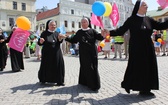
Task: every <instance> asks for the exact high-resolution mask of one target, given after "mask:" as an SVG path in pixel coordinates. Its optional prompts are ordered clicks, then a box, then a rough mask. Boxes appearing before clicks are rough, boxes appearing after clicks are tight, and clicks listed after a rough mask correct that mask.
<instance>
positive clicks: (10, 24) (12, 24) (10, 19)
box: [9, 18, 15, 27]
mask: <svg viewBox="0 0 168 105" xmlns="http://www.w3.org/2000/svg"><path fill="white" fill-rule="evenodd" d="M14 24H15V22H14V18H9V26H10V27H13V26H14Z"/></svg>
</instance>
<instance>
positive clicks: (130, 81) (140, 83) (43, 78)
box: [0, 0, 168, 96]
mask: <svg viewBox="0 0 168 105" xmlns="http://www.w3.org/2000/svg"><path fill="white" fill-rule="evenodd" d="M147 8H148V6H147V4H146V2H145V1H143V0H137V2H136V4H135V6H134V9H133V12H132V15H131V16H130V17H129V18H128V19H127V20H126V21H125V22H124V24H123V25H122V26H120V27H118V28H117V29H114V30H106V29H102V30H101V33H98V32H97V31H96V30H95V29H93V28H92V27H91V22H90V19H89V18H88V17H83V18H82V19H81V26H82V28H81V29H79V30H78V31H77V32H76V33H73V35H62V34H60V33H58V32H56V31H55V29H56V22H55V21H54V20H48V21H47V23H46V29H45V30H44V31H43V32H42V33H41V35H40V37H39V38H38V40H36V39H35V41H33V42H35V43H37V45H39V47H40V46H42V51H41V55H40V58H41V64H40V67H39V72H38V78H39V82H40V83H42V84H44V83H56V84H57V85H58V86H64V85H65V84H64V82H65V81H64V78H65V65H64V58H63V54H64V52H63V49H62V48H61V46H62V45H61V44H62V43H63V42H64V41H65V42H67V43H71V45H73V44H78V49H77V50H78V54H79V62H80V68H79V80H78V84H80V85H84V86H87V87H88V88H89V89H91V90H93V91H98V90H99V89H100V88H101V85H100V84H101V83H100V81H101V80H100V75H99V70H98V50H97V47H98V46H97V45H96V44H95V43H96V42H97V40H99V41H103V40H104V41H105V44H106V47H105V46H104V48H103V50H104V52H105V58H107V56H109V50H111V49H110V47H109V46H110V44H109V42H110V37H114V39H115V40H116V42H115V43H114V45H115V44H116V45H115V49H117V48H118V49H119V52H121V48H120V47H121V46H120V45H121V44H123V43H124V42H125V43H124V44H125V45H124V46H125V47H124V48H125V55H126V58H127V57H128V54H129V58H128V64H127V67H126V71H125V75H124V78H123V81H122V82H121V87H122V88H124V89H125V91H126V92H127V93H130V91H131V90H132V91H139V94H140V95H145V96H154V93H152V92H151V90H159V78H158V66H157V59H156V55H158V54H160V52H159V50H158V47H161V45H162V48H166V47H165V46H164V44H165V45H167V37H166V38H164V37H163V36H164V35H162V34H161V33H160V31H159V30H165V29H168V20H167V21H165V22H157V21H155V20H154V19H152V18H150V17H148V16H146V15H145V14H146V12H147ZM154 29H155V30H157V32H156V33H155V34H153V30H154ZM14 30H15V28H13V31H14ZM128 34H129V40H127V39H128ZM152 34H153V37H152V38H151V36H152ZM11 36H12V33H11V34H10V35H9V37H8V38H7V39H6V38H5V37H4V36H3V34H2V29H1V30H0V68H1V69H0V70H1V71H3V69H4V68H5V66H6V60H7V53H6V50H7V46H6V43H8V42H9V40H10V37H11ZM124 37H125V38H124ZM159 38H161V39H162V40H163V41H164V43H163V42H162V44H161V43H160V44H158V43H157V42H158V39H159ZM124 40H126V41H124ZM28 44H29V39H28V42H27V44H26V47H27V46H29V45H28ZM128 47H129V48H128ZM25 49H26V48H25ZM156 49H157V50H156ZM25 51H27V50H25ZM155 51H156V52H155ZM29 52H31V51H29ZM165 53H166V51H164V53H163V56H164V55H166V54H165ZM26 57H28V56H26ZM116 57H117V55H115V56H114V58H116ZM119 57H120V58H122V56H121V53H120V54H119ZM10 58H11V67H12V71H15V72H16V71H20V70H21V69H22V70H23V69H24V62H23V53H22V52H18V51H16V50H15V49H12V48H10Z"/></svg>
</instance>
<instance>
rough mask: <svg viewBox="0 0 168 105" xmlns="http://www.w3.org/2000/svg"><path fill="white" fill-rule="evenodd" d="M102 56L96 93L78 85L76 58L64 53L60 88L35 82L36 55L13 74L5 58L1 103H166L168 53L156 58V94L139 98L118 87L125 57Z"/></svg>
mask: <svg viewBox="0 0 168 105" xmlns="http://www.w3.org/2000/svg"><path fill="white" fill-rule="evenodd" d="M103 57H104V56H102V55H101V54H100V55H99V73H100V77H101V89H100V90H99V91H98V92H97V93H96V92H93V91H91V90H89V89H88V88H86V87H83V86H80V85H78V76H79V59H78V57H75V56H70V55H66V56H64V61H65V68H66V74H65V86H60V87H58V86H56V85H54V84H45V85H42V84H40V83H39V82H38V78H37V73H38V70H39V66H40V62H39V61H37V60H36V58H35V57H31V58H30V59H24V63H25V70H23V71H21V72H16V73H13V72H11V66H10V58H8V62H7V67H6V68H5V70H4V71H2V72H0V105H168V56H164V57H162V56H160V57H157V59H158V68H159V81H160V90H155V91H152V92H153V93H155V95H156V97H142V96H139V95H138V92H137V91H131V94H127V93H126V92H125V90H124V89H123V88H121V86H120V84H121V81H122V80H123V76H124V72H125V69H126V65H127V60H124V59H121V60H120V59H116V60H114V59H106V60H105V59H103ZM111 57H113V55H111ZM142 66H143V65H142Z"/></svg>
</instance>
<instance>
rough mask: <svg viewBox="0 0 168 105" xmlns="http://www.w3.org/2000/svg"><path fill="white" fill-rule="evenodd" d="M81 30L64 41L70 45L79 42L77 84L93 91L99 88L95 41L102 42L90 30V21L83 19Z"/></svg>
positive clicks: (94, 32) (100, 38)
mask: <svg viewBox="0 0 168 105" xmlns="http://www.w3.org/2000/svg"><path fill="white" fill-rule="evenodd" d="M81 26H82V29H79V30H78V31H77V33H76V35H74V36H73V37H68V38H66V39H65V40H66V41H68V42H71V43H77V42H79V60H80V73H79V84H81V85H84V86H87V87H89V88H90V89H91V90H93V91H97V90H98V89H99V88H100V77H99V73H98V54H97V46H96V45H95V42H96V40H103V39H104V38H103V36H102V35H101V34H100V33H98V32H97V31H96V30H94V29H92V28H91V24H90V19H89V18H86V17H84V18H83V19H82V20H81Z"/></svg>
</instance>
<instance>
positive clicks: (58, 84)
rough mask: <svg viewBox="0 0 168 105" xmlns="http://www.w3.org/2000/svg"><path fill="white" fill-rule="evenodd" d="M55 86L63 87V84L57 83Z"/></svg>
mask: <svg viewBox="0 0 168 105" xmlns="http://www.w3.org/2000/svg"><path fill="white" fill-rule="evenodd" d="M56 86H65V84H64V83H57V85H56Z"/></svg>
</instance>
